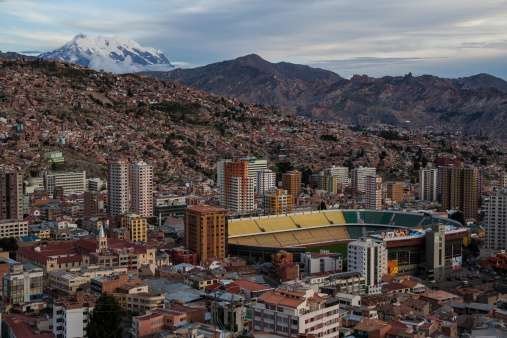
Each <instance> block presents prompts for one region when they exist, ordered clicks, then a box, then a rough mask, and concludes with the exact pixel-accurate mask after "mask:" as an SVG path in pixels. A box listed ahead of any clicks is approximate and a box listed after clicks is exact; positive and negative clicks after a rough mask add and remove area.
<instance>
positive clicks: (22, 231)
mask: <svg viewBox="0 0 507 338" xmlns="http://www.w3.org/2000/svg"><path fill="white" fill-rule="evenodd" d="M27 235H28V222H24V221H21V220H19V221H18V220H0V238H8V237H14V238H18V239H19V238H21V237H23V236H27Z"/></svg>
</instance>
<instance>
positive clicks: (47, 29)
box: [0, 0, 507, 79]
mask: <svg viewBox="0 0 507 338" xmlns="http://www.w3.org/2000/svg"><path fill="white" fill-rule="evenodd" d="M78 33H84V34H91V35H96V34H100V35H119V36H124V37H128V38H132V39H134V40H137V41H138V42H139V43H140V44H142V45H145V46H150V47H156V48H158V49H161V50H162V51H163V52H164V53H165V54H166V56H167V57H168V58H169V59H170V60H171V61H174V62H176V63H179V64H187V65H204V64H207V63H211V62H215V61H220V60H224V59H231V58H234V57H237V56H241V55H244V54H248V53H257V54H259V55H261V56H262V57H264V58H266V59H267V60H269V61H273V62H275V61H282V60H283V61H290V62H295V63H304V64H309V65H315V66H319V67H322V68H327V69H331V70H333V71H335V72H337V73H339V74H340V75H342V76H347V77H349V76H351V75H352V74H356V73H357V74H369V75H373V76H381V75H399V74H405V73H408V72H413V73H414V74H423V73H424V74H428V73H429V74H435V75H440V76H447V77H459V76H465V75H471V74H476V73H481V72H486V73H491V74H493V75H497V76H500V77H503V78H505V79H507V1H499V0H397V1H382V0H199V1H194V0H137V1H133V0H0V50H2V51H7V50H10V51H18V52H26V51H47V50H51V49H54V48H57V47H60V46H61V45H63V44H64V43H65V42H67V41H68V40H70V39H71V38H72V37H73V36H74V35H76V34H78Z"/></svg>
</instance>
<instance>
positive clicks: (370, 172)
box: [352, 167, 377, 193]
mask: <svg viewBox="0 0 507 338" xmlns="http://www.w3.org/2000/svg"><path fill="white" fill-rule="evenodd" d="M368 176H373V177H375V176H377V169H376V168H369V167H358V168H354V169H353V170H352V187H353V188H354V190H355V191H356V192H358V193H364V192H365V191H366V184H367V182H366V178H367V177H368Z"/></svg>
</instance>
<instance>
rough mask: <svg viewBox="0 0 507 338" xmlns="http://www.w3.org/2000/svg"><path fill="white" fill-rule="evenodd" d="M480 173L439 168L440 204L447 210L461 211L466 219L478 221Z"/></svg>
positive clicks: (464, 168)
mask: <svg viewBox="0 0 507 338" xmlns="http://www.w3.org/2000/svg"><path fill="white" fill-rule="evenodd" d="M479 181H480V173H479V170H478V169H477V168H469V167H452V166H447V167H439V168H438V183H439V192H440V202H441V204H442V207H443V208H444V209H447V210H451V209H455V210H461V211H462V212H463V213H464V215H465V219H467V220H469V219H474V220H475V219H477V213H478V209H479V198H480V194H479Z"/></svg>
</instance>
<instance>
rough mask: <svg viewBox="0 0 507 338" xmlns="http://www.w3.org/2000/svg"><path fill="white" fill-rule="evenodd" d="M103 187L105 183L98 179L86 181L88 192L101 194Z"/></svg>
mask: <svg viewBox="0 0 507 338" xmlns="http://www.w3.org/2000/svg"><path fill="white" fill-rule="evenodd" d="M103 185H104V182H103V181H102V180H101V179H100V178H98V177H93V178H89V179H87V180H86V188H87V190H88V191H94V192H100V191H101V190H102V186H103Z"/></svg>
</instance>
